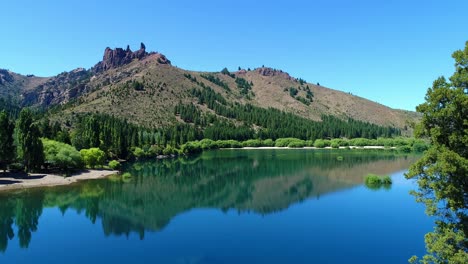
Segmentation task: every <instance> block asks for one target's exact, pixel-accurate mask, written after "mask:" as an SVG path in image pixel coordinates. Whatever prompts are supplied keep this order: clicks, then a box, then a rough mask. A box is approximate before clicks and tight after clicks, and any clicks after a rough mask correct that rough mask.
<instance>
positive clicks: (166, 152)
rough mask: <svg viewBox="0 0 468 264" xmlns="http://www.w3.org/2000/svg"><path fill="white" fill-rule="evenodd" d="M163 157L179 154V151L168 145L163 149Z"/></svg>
mask: <svg viewBox="0 0 468 264" xmlns="http://www.w3.org/2000/svg"><path fill="white" fill-rule="evenodd" d="M162 153H163V155H166V156H168V155H172V154H177V149H175V148H174V147H172V146H171V145H169V144H167V145H166V148H165V149H163V152H162Z"/></svg>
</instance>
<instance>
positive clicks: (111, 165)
mask: <svg viewBox="0 0 468 264" xmlns="http://www.w3.org/2000/svg"><path fill="white" fill-rule="evenodd" d="M121 166H122V165H121V164H120V162H119V161H117V160H111V161H109V168H111V169H113V170H119V169H120V167H121Z"/></svg>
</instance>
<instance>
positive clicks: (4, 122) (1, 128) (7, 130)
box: [0, 111, 15, 170]
mask: <svg viewBox="0 0 468 264" xmlns="http://www.w3.org/2000/svg"><path fill="white" fill-rule="evenodd" d="M14 127H15V126H14V124H13V122H12V121H11V120H10V118H9V117H8V115H7V113H6V112H5V111H2V112H1V113H0V168H1V169H3V170H5V169H6V167H7V165H8V164H9V163H11V162H12V161H13V159H14V158H15V147H14V144H13V130H14Z"/></svg>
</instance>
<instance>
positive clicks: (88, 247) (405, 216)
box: [0, 150, 433, 263]
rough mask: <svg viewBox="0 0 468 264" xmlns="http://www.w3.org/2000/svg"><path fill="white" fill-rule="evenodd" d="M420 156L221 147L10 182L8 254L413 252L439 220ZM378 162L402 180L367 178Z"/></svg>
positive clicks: (272, 259)
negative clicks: (430, 208)
mask: <svg viewBox="0 0 468 264" xmlns="http://www.w3.org/2000/svg"><path fill="white" fill-rule="evenodd" d="M338 156H342V159H341V158H338ZM417 158H418V157H417V156H401V155H395V154H392V153H391V152H385V151H367V152H358V151H345V150H340V151H330V150H322V151H312V150H248V151H247V150H220V151H213V152H206V153H204V154H202V155H200V156H197V157H194V158H191V159H180V160H165V161H157V162H142V163H134V164H129V166H128V168H126V170H127V171H129V172H130V173H131V174H132V175H133V177H132V178H131V179H121V178H119V177H112V178H109V179H104V180H96V181H88V182H82V183H79V184H77V185H73V186H67V187H59V188H47V189H35V190H27V191H21V192H18V191H17V192H13V193H3V194H0V263H32V262H34V263H142V262H145V263H407V259H408V258H409V257H411V256H412V255H414V254H417V255H422V254H423V253H424V250H425V248H424V234H425V233H426V232H428V231H430V230H432V226H433V223H432V222H431V220H430V219H429V218H428V217H426V216H425V214H424V207H423V206H422V205H420V204H417V203H416V202H415V201H414V198H413V197H412V196H410V195H409V194H408V191H409V190H411V189H414V188H415V185H414V183H413V182H411V181H407V180H405V179H404V177H403V173H404V172H405V171H406V170H407V169H408V167H409V166H410V164H412V163H413V162H415V161H416V160H417ZM368 173H375V174H380V175H391V176H392V178H393V180H394V184H393V185H392V187H391V188H390V189H380V190H370V189H367V188H366V187H364V186H363V185H362V182H363V178H364V176H365V175H367V174H368Z"/></svg>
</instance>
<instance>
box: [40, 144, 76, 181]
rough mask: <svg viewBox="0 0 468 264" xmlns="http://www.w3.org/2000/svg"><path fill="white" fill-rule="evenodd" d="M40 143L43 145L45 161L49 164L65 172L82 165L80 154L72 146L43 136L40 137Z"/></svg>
mask: <svg viewBox="0 0 468 264" xmlns="http://www.w3.org/2000/svg"><path fill="white" fill-rule="evenodd" d="M42 145H43V146H44V157H45V162H46V163H47V164H48V165H49V166H52V167H54V168H57V169H59V170H60V171H63V172H66V173H69V172H71V171H73V170H76V169H81V168H82V167H83V159H82V157H81V154H80V152H78V150H76V149H75V148H74V147H72V146H70V145H68V144H65V143H62V142H58V141H54V140H50V139H45V138H43V139H42Z"/></svg>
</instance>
